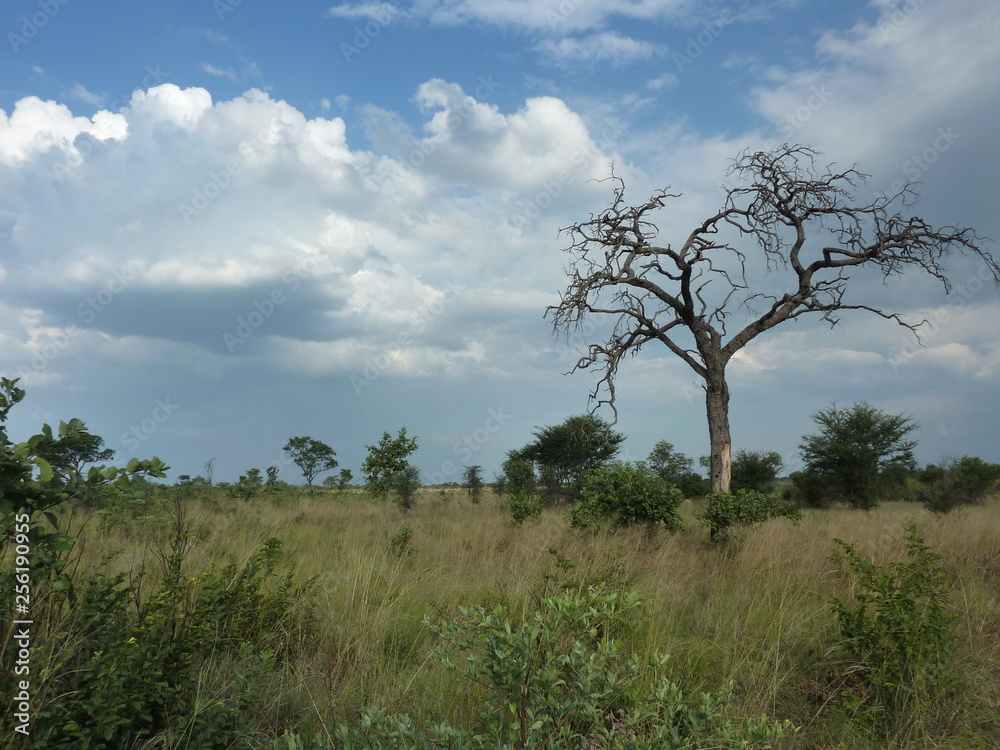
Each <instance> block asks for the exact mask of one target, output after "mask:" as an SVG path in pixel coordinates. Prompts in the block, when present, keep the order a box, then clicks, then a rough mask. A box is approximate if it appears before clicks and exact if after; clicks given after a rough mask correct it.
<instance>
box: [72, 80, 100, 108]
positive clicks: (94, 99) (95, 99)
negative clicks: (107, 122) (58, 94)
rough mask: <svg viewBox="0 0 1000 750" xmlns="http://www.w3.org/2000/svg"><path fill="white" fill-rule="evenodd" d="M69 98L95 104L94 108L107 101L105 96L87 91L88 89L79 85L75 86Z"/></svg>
mask: <svg viewBox="0 0 1000 750" xmlns="http://www.w3.org/2000/svg"><path fill="white" fill-rule="evenodd" d="M69 96H70V97H71V98H73V99H79V100H80V101H82V102H86V103H87V104H93V105H94V106H100V105H101V104H103V103H104V100H105V99H107V97H106V96H104V95H103V94H95V93H93V92H91V91H87V89H86V87H84V86H83V85H81V84H79V83H77V84H74V85H73V88H72V89H71V90H70V92H69Z"/></svg>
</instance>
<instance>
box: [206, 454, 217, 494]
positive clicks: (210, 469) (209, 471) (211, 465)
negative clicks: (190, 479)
mask: <svg viewBox="0 0 1000 750" xmlns="http://www.w3.org/2000/svg"><path fill="white" fill-rule="evenodd" d="M203 468H204V470H205V479H206V480H207V481H208V486H209V487H211V486H212V477H213V476H215V456H212V457H211V458H210V459H208V460H207V461H206V462H205V465H204V467H203Z"/></svg>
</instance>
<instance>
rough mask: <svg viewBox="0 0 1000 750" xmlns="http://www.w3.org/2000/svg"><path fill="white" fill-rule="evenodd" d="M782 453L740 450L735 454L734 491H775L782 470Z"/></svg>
mask: <svg viewBox="0 0 1000 750" xmlns="http://www.w3.org/2000/svg"><path fill="white" fill-rule="evenodd" d="M781 466H782V461H781V454H779V453H775V452H774V451H771V452H769V453H765V452H764V451H749V450H742V449H741V450H738V451H736V455H735V456H733V465H732V479H731V485H732V489H733V491H738V490H754V491H755V492H763V493H764V494H770V493H772V492H774V488H775V484H776V483H777V481H778V472H780V471H781Z"/></svg>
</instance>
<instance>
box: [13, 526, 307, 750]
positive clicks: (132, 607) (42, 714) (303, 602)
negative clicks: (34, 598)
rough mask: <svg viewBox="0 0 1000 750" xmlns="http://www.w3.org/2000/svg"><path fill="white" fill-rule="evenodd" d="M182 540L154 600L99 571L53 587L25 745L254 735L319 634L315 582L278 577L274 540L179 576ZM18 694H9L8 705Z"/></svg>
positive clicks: (186, 742) (202, 741) (209, 742)
mask: <svg viewBox="0 0 1000 750" xmlns="http://www.w3.org/2000/svg"><path fill="white" fill-rule="evenodd" d="M183 548H184V547H183V540H176V541H175V545H174V554H173V556H172V557H170V558H169V560H168V570H167V574H166V575H165V577H164V578H163V580H162V581H161V583H160V584H159V587H158V588H157V589H156V590H155V591H153V592H151V593H150V594H149V595H148V596H147V595H146V593H145V592H140V588H139V587H140V586H141V581H139V580H135V579H129V580H126V576H125V574H119V575H116V576H108V575H106V574H105V573H104V572H102V571H101V570H97V571H95V572H92V573H90V574H89V575H87V576H85V577H81V578H80V579H78V580H75V581H74V585H73V586H72V587H71V588H70V589H68V590H66V592H65V593H64V594H61V595H60V594H58V593H51V592H50V594H49V597H50V599H49V607H50V608H51V609H50V611H54V612H57V613H59V618H60V619H59V622H60V625H61V627H60V628H59V630H58V631H57V632H58V637H54V638H51V639H46V640H41V641H39V642H38V643H37V644H33V645H34V646H35V647H36V651H35V656H34V659H35V660H37V663H38V664H40V665H45V667H44V669H45V672H44V674H45V677H44V679H43V680H40V681H39V684H40V685H44V692H43V693H40V694H38V695H37V696H36V700H37V701H38V709H37V714H36V716H35V719H36V721H35V722H34V723H33V727H32V730H33V731H32V737H31V741H30V742H29V743H27V744H25V745H24V747H29V748H32V749H33V750H34V749H36V748H37V749H41V748H45V749H46V750H49V749H53V750H58V749H61V748H65V749H66V750H70V748H72V749H73V750H75V749H76V748H82V747H88V748H127V747H139V746H142V745H143V743H144V742H164V743H166V744H164V745H162V746H170V747H199V748H226V747H232V746H233V741H234V739H235V738H240V737H244V736H245V732H246V731H247V717H248V712H249V711H250V709H251V707H252V704H253V702H254V701H256V700H258V699H260V693H261V691H262V690H264V688H265V687H266V685H267V683H268V679H269V678H271V677H272V676H273V674H274V672H275V669H276V665H278V664H283V663H285V662H287V661H288V660H290V659H291V658H293V657H294V656H295V655H296V654H297V653H298V650H299V648H300V647H301V645H302V644H303V642H304V641H305V640H306V639H307V637H308V635H309V633H310V632H311V631H312V627H313V626H312V623H313V618H312V613H311V606H310V605H309V598H308V592H309V588H310V584H309V583H306V584H296V583H295V582H294V580H293V577H292V573H288V574H287V575H286V576H284V577H282V578H278V577H277V576H276V575H275V566H276V564H277V562H278V560H279V559H280V557H281V542H280V541H279V540H277V539H270V540H268V541H267V542H265V544H264V546H263V548H262V549H261V550H260V551H259V552H258V553H256V554H255V555H253V556H251V558H250V559H249V560H248V561H247V562H246V564H245V565H236V564H235V563H233V564H230V565H227V566H226V567H225V568H223V569H221V570H218V569H214V568H213V569H210V570H207V571H205V572H203V573H201V574H200V575H197V576H195V577H193V578H191V577H188V576H186V575H183V574H182V572H181V566H182V562H183V552H182V551H181V550H182V549H183ZM33 593H34V592H33ZM140 594H141V595H140ZM53 632H56V631H53ZM9 697H10V696H8V695H7V694H6V690H0V698H2V699H3V701H4V704H5V705H6V701H7V700H8V699H9ZM265 710H266V709H265ZM154 738H156V739H155V740H154Z"/></svg>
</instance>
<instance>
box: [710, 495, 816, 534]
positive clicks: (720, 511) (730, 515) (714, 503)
mask: <svg viewBox="0 0 1000 750" xmlns="http://www.w3.org/2000/svg"><path fill="white" fill-rule="evenodd" d="M696 517H697V519H698V520H699V521H700V522H701V523H703V524H705V525H706V526H708V527H709V528H710V529H712V531H713V534H723V535H724V534H725V533H727V532H728V531H729V530H730V529H732V528H734V527H746V526H754V525H756V524H758V523H763V522H764V521H768V520H770V519H772V518H789V519H791V520H793V521H798V520H799V519H800V518H801V517H802V514H801V513H800V512H799V509H798V508H797V507H796V506H795V505H794V504H793V503H791V502H789V501H787V500H783V499H782V498H780V497H778V496H777V495H765V494H764V493H763V492H755V491H753V490H738V491H737V492H736V494H728V493H724V492H716V493H714V494H712V495H709V497H708V508H707V509H706V510H705V511H704V512H703V513H699V514H697V516H696Z"/></svg>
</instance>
